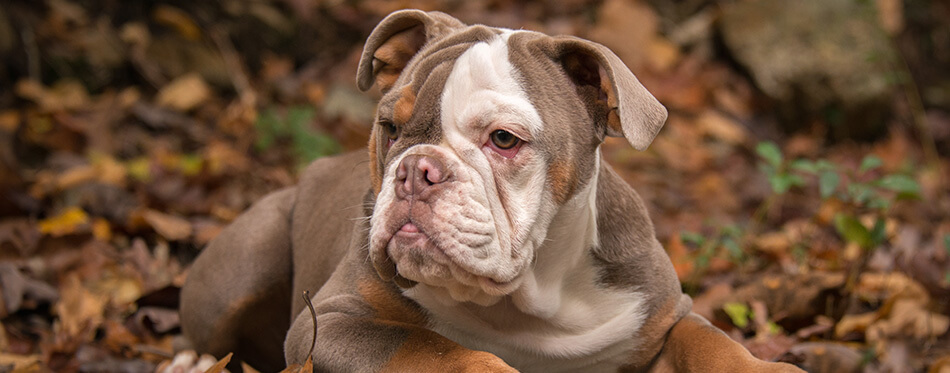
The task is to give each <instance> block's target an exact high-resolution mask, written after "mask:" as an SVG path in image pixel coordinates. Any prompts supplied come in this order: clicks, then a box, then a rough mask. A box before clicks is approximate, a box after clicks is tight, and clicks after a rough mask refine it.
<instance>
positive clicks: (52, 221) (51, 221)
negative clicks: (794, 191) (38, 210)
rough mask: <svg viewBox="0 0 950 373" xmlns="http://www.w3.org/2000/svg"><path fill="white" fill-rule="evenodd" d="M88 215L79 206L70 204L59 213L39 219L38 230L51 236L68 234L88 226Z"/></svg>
mask: <svg viewBox="0 0 950 373" xmlns="http://www.w3.org/2000/svg"><path fill="white" fill-rule="evenodd" d="M88 225H89V215H87V214H86V212H85V211H83V210H82V209H81V208H79V207H76V206H72V207H69V208H67V209H65V210H63V211H62V212H60V213H59V215H56V216H53V217H51V218H47V219H43V220H40V222H39V227H40V232H41V233H43V234H47V235H50V236H53V237H61V236H65V235H68V234H73V233H77V232H79V231H80V230H82V229H86V228H88V227H89V226H88Z"/></svg>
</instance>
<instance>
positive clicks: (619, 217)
mask: <svg viewBox="0 0 950 373" xmlns="http://www.w3.org/2000/svg"><path fill="white" fill-rule="evenodd" d="M597 229H598V245H597V246H596V247H594V248H593V249H592V250H591V255H592V256H593V257H594V260H595V263H596V264H597V265H599V266H600V267H601V271H600V272H601V281H602V282H603V283H604V284H606V285H608V286H612V287H625V288H634V287H636V288H642V287H650V288H651V289H650V291H649V293H652V294H673V293H675V294H679V293H680V289H679V281H678V280H677V278H676V271H675V270H674V269H673V264H672V263H671V262H670V259H669V256H667V255H666V252H665V251H664V250H663V246H662V245H660V242H659V241H657V239H656V234H655V231H654V228H653V223H652V221H651V220H650V216H649V212H648V211H647V208H646V204H644V203H643V200H642V199H641V198H640V195H639V194H638V193H637V192H636V191H635V190H634V189H633V188H632V187H630V185H628V184H627V183H626V182H625V181H624V180H623V179H622V178H621V177H620V176H619V175H618V174H617V173H616V171H614V170H613V168H612V167H610V165H608V164H606V163H605V162H602V163H601V168H600V172H599V175H598V180H597Z"/></svg>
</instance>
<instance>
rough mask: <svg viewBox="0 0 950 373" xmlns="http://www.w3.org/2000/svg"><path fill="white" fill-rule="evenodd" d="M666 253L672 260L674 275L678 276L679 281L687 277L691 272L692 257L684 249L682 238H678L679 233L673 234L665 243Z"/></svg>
mask: <svg viewBox="0 0 950 373" xmlns="http://www.w3.org/2000/svg"><path fill="white" fill-rule="evenodd" d="M666 253H667V254H668V255H669V256H670V260H671V261H672V262H673V269H675V270H676V277H679V279H680V281H681V282H684V281H686V280H687V279H689V276H690V275H691V274H692V273H693V259H692V258H691V257H690V255H689V251H688V250H686V245H684V244H683V240H682V239H680V235H678V234H674V235H673V236H671V237H670V240H669V241H667V243H666Z"/></svg>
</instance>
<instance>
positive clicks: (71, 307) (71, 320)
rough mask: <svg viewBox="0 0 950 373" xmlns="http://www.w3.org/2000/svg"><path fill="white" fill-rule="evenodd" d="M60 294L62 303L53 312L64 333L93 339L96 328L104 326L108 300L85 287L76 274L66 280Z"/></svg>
mask: <svg viewBox="0 0 950 373" xmlns="http://www.w3.org/2000/svg"><path fill="white" fill-rule="evenodd" d="M60 294H61V298H60V301H59V302H58V303H56V305H55V306H54V307H53V310H54V312H55V313H56V315H58V316H59V325H60V327H61V328H62V329H61V330H62V332H63V333H65V334H66V336H67V337H70V338H79V339H81V340H86V339H87V338H88V339H91V338H92V334H93V332H94V331H95V330H96V328H98V327H99V325H102V322H103V319H104V316H103V311H104V308H105V306H106V303H107V302H108V299H107V298H106V297H104V296H101V295H96V294H93V293H92V292H90V291H89V290H87V289H86V288H85V287H83V285H82V283H81V281H80V280H79V277H78V276H77V275H75V274H72V275H70V276H68V277H67V278H66V280H65V281H64V284H63V285H62V286H61V287H60Z"/></svg>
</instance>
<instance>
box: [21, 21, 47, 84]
mask: <svg viewBox="0 0 950 373" xmlns="http://www.w3.org/2000/svg"><path fill="white" fill-rule="evenodd" d="M20 38H21V39H22V40H23V49H24V50H25V51H26V61H27V63H26V66H27V73H28V74H29V75H30V79H31V80H34V81H37V82H41V81H42V79H43V75H42V72H43V70H42V67H41V66H40V48H39V47H38V46H37V45H36V34H34V33H33V28H32V27H30V26H29V25H25V26H24V27H23V30H22V31H21V32H20Z"/></svg>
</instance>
